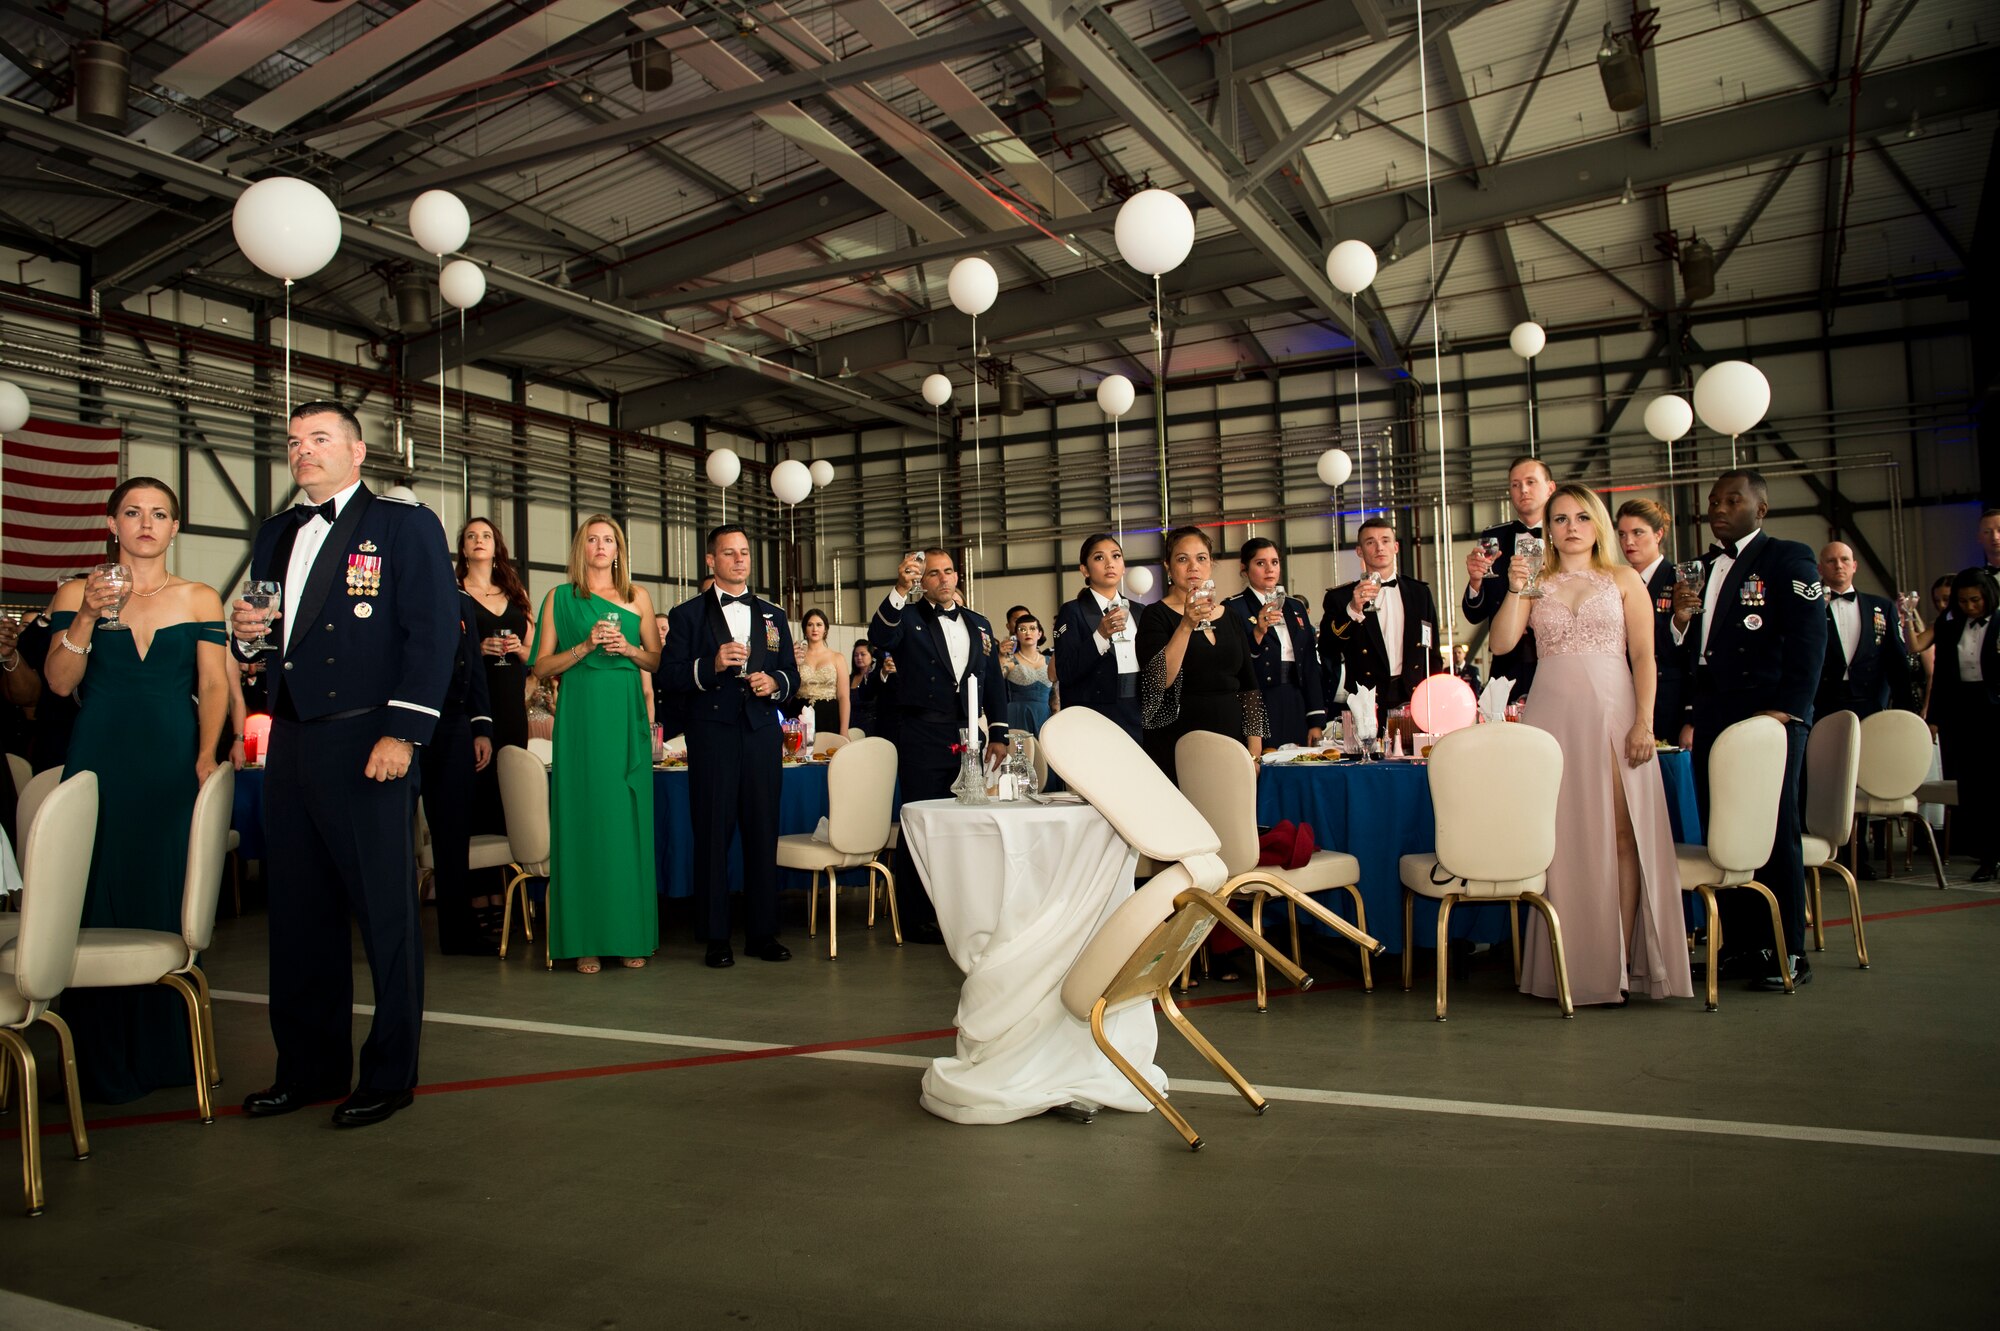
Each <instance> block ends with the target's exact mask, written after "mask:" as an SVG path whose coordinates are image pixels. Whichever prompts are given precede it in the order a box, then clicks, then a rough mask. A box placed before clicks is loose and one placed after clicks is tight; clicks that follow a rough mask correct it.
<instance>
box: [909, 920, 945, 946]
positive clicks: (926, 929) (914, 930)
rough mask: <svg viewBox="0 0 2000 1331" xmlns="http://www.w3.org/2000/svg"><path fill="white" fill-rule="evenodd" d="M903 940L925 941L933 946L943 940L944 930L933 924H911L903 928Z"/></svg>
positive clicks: (911, 941)
mask: <svg viewBox="0 0 2000 1331" xmlns="http://www.w3.org/2000/svg"><path fill="white" fill-rule="evenodd" d="M903 941H904V942H906V943H925V944H929V945H932V946H935V945H938V944H942V943H943V942H944V930H942V929H940V928H938V927H937V926H936V925H935V924H913V925H911V926H910V927H909V928H907V929H905V930H903Z"/></svg>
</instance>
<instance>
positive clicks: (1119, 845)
mask: <svg viewBox="0 0 2000 1331" xmlns="http://www.w3.org/2000/svg"><path fill="white" fill-rule="evenodd" d="M902 817H903V836H904V837H906V838H907V839H908V841H909V846H910V854H911V857H912V858H913V859H915V861H916V863H917V869H918V871H919V873H921V875H922V876H923V880H924V888H925V890H926V891H928V892H929V893H930V896H931V900H932V902H933V903H935V904H936V906H937V914H938V926H939V928H940V929H942V930H943V932H944V938H945V944H946V946H947V947H948V948H949V950H950V952H951V958H952V960H953V961H955V962H957V963H958V965H959V968H960V969H961V970H963V971H964V972H965V987H964V988H963V989H961V990H960V991H959V999H958V1049H957V1052H956V1053H955V1054H954V1055H953V1056H951V1057H949V1058H940V1059H936V1060H934V1061H933V1062H932V1063H931V1066H930V1068H929V1070H927V1071H926V1072H925V1073H924V1079H923V1096H922V1100H921V1103H922V1104H923V1107H924V1108H925V1109H927V1110H929V1111H930V1112H931V1113H933V1114H936V1115H937V1116H938V1117H939V1118H945V1119H950V1120H951V1121H952V1122H954V1123H1011V1122H1013V1121H1014V1120H1016V1119H1021V1118H1028V1117H1030V1116H1032V1115H1035V1114H1039V1113H1042V1112H1044V1111H1046V1110H1049V1109H1053V1108H1055V1107H1056V1106H1058V1105H1064V1104H1069V1103H1071V1102H1073V1101H1083V1102H1086V1103H1089V1104H1093V1105H1101V1106H1105V1107H1108V1108H1112V1109H1124V1110H1130V1111H1133V1112H1144V1111H1146V1110H1148V1109H1150V1108H1152V1106H1151V1105H1150V1104H1149V1103H1148V1102H1147V1100H1146V1098H1145V1097H1144V1096H1143V1095H1141V1094H1140V1093H1139V1092H1138V1091H1137V1090H1136V1089H1135V1088H1134V1087H1133V1086H1132V1083H1130V1082H1129V1081H1127V1080H1126V1079H1125V1078H1124V1076H1122V1075H1121V1074H1120V1073H1119V1071H1118V1069H1117V1068H1115V1067H1113V1066H1112V1065H1111V1061H1110V1060H1109V1059H1107V1058H1105V1057H1104V1055H1103V1054H1102V1053H1100V1052H1099V1051H1098V1049H1097V1046H1096V1044H1095V1043H1093V1042H1092V1040H1091V1038H1090V1027H1089V1025H1088V1024H1087V1023H1085V1022H1081V1021H1078V1020H1077V1019H1076V1018H1075V1017H1072V1016H1071V1015H1070V1014H1069V1013H1068V1011H1067V1010H1065V1009H1064V1007H1063V1005H1062V983H1063V977H1064V976H1066V975H1067V974H1068V973H1069V968H1070V965H1071V964H1072V963H1073V962H1074V961H1075V960H1076V959H1077V957H1078V956H1079V955H1080V954H1081V953H1082V951H1083V948H1084V944H1086V943H1088V942H1089V941H1090V939H1091V937H1092V936H1093V935H1094V934H1096V932H1097V930H1098V929H1099V927H1100V926H1102V925H1103V923H1104V922H1105V921H1106V920H1107V919H1109V918H1110V917H1111V913H1112V912H1113V911H1115V910H1117V909H1118V907H1119V905H1120V904H1121V903H1123V902H1124V901H1125V899H1126V898H1127V897H1129V896H1131V894H1132V869H1133V866H1134V864H1135V863H1136V862H1137V859H1138V856H1137V854H1136V852H1134V851H1133V850H1132V848H1131V847H1130V846H1127V845H1126V844H1125V842H1124V840H1123V839H1122V838H1120V837H1119V835H1118V833H1117V831H1116V830H1114V829H1113V828H1112V826H1111V824H1110V823H1108V822H1106V821H1105V819H1104V816H1103V815H1102V814H1100V813H1098V812H1097V811H1096V810H1095V809H1092V808H1091V807H1089V806H1088V805H1080V804H1067V805H1065V804H1051V805H1038V804H1031V803H1027V802H1025V801H1024V802H1020V803H1014V804H991V805H977V806H965V805H959V804H956V803H954V802H952V801H951V800H924V801H921V802H919V803H915V804H905V805H904V806H903V814H902ZM1105 1031H1106V1033H1107V1034H1108V1035H1109V1036H1110V1037H1111V1042H1112V1044H1114V1045H1115V1046H1117V1048H1118V1052H1119V1053H1120V1054H1122V1055H1124V1056H1125V1057H1126V1058H1127V1059H1129V1060H1130V1061H1131V1063H1132V1065H1133V1066H1134V1067H1136V1068H1138V1069H1139V1071H1140V1073H1141V1074H1142V1075H1143V1076H1145V1077H1146V1078H1147V1079H1148V1080H1149V1081H1151V1082H1152V1083H1153V1085H1154V1086H1156V1087H1158V1088H1159V1089H1161V1090H1163V1091H1164V1090H1165V1089H1166V1086H1167V1078H1166V1074H1165V1073H1163V1072H1161V1071H1160V1069H1159V1068H1158V1067H1156V1066H1154V1064H1153V1052H1154V1049H1155V1047H1156V1044H1157V1041H1158V1038H1159V1033H1158V1030H1157V1029H1156V1027H1155V1026H1154V1022H1153V1009H1152V1005H1151V1004H1149V1003H1137V1004H1134V1005H1132V1006H1131V1007H1128V1008H1126V1009H1125V1010H1124V1011H1122V1012H1118V1013H1114V1014H1113V1015H1112V1016H1110V1017H1109V1018H1107V1019H1106V1021H1105Z"/></svg>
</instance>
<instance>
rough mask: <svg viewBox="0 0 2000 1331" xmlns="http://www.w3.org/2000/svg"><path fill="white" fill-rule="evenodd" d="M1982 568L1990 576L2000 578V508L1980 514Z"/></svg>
mask: <svg viewBox="0 0 2000 1331" xmlns="http://www.w3.org/2000/svg"><path fill="white" fill-rule="evenodd" d="M1979 555H1980V559H1981V561H1982V562H1981V564H1980V569H1981V570H1982V571H1983V572H1985V573H1986V574H1987V576H1989V577H1994V578H2000V508H1989V509H1986V510H1985V511H1983V512H1981V513H1980V515H1979Z"/></svg>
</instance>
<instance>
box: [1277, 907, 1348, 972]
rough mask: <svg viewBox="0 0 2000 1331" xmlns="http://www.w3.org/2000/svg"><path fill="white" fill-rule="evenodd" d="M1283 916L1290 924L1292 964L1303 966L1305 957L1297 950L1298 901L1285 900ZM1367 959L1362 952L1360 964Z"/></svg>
mask: <svg viewBox="0 0 2000 1331" xmlns="http://www.w3.org/2000/svg"><path fill="white" fill-rule="evenodd" d="M1285 918H1286V919H1288V920H1289V921H1290V922H1291V925H1292V964H1293V965H1294V966H1303V965H1305V964H1306V959H1305V955H1304V954H1303V953H1301V952H1300V951H1299V903H1298V902H1296V901H1291V900H1287V901H1286V902H1285ZM1367 960H1368V954H1367V953H1365V952H1364V953H1363V954H1362V964H1363V965H1366V964H1367Z"/></svg>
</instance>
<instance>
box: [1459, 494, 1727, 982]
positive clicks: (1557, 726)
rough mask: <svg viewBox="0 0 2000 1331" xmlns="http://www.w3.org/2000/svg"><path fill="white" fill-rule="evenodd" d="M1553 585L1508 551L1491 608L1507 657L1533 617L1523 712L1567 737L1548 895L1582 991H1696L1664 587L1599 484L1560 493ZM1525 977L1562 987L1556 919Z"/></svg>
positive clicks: (1561, 739)
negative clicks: (1675, 819)
mask: <svg viewBox="0 0 2000 1331" xmlns="http://www.w3.org/2000/svg"><path fill="white" fill-rule="evenodd" d="M1547 516H1548V543H1549V547H1548V548H1549V550H1550V552H1551V555H1550V557H1549V558H1548V559H1547V571H1546V573H1545V574H1544V576H1543V580H1542V586H1543V589H1544V595H1543V596H1542V597H1541V598H1540V599H1538V600H1535V601H1532V602H1531V601H1528V600H1525V599H1523V598H1522V596H1521V595H1520V593H1521V591H1522V589H1523V588H1524V587H1525V586H1526V585H1527V581H1528V574H1529V569H1528V567H1527V565H1526V562H1525V561H1524V560H1520V559H1515V560H1512V561H1510V563H1509V565H1508V569H1507V596H1506V600H1505V601H1503V602H1502V603H1501V606H1500V610H1499V612H1498V613H1497V614H1496V615H1494V617H1493V637H1492V647H1493V654H1494V657H1495V658H1496V659H1498V658H1499V657H1500V656H1502V655H1504V654H1505V653H1507V652H1509V651H1511V650H1513V648H1514V647H1515V646H1516V645H1517V644H1519V643H1520V641H1521V640H1522V638H1523V637H1524V636H1525V635H1526V634H1527V632H1528V631H1529V629H1530V628H1532V629H1533V631H1534V635H1535V647H1536V655H1537V657H1538V660H1537V663H1536V668H1535V691H1534V692H1533V693H1532V694H1530V695H1529V697H1528V702H1527V706H1526V710H1525V711H1524V712H1523V713H1522V717H1521V719H1522V720H1523V721H1525V722H1527V723H1528V724H1530V725H1535V726H1539V727H1541V728H1542V729H1543V730H1546V731H1548V732H1549V733H1550V734H1552V735H1554V736H1555V737H1556V741H1557V742H1558V743H1559V744H1561V745H1562V751H1563V774H1562V788H1561V793H1560V794H1559V795H1558V796H1557V799H1556V857H1555V862H1554V863H1552V864H1551V865H1550V866H1549V875H1548V895H1549V902H1550V904H1552V905H1553V906H1554V907H1555V910H1556V916H1557V918H1558V919H1560V920H1561V921H1562V930H1563V938H1564V951H1565V952H1566V953H1567V954H1568V961H1569V982H1570V989H1571V992H1572V994H1573V995H1574V998H1575V1001H1576V1002H1577V1003H1578V1004H1585V1003H1603V1004H1610V1005H1612V1006H1622V1005H1623V1004H1624V1003H1625V1001H1626V996H1627V994H1628V993H1643V994H1645V995H1646V996H1647V997H1649V998H1688V997H1692V996H1693V994H1694V983H1693V980H1692V978H1691V976H1690V974H1689V970H1688V954H1687V932H1686V929H1685V928H1684V926H1683V925H1682V922H1681V893H1680V873H1679V870H1678V868H1677V867H1676V865H1675V861H1674V835H1673V829H1672V827H1671V825H1670V824H1669V822H1668V820H1667V799H1666V790H1665V787H1664V786H1663V785H1662V784H1661V781H1660V766H1659V763H1658V762H1656V761H1655V759H1654V748H1653V690H1654V687H1655V683H1656V680H1655V667H1654V662H1653V627H1654V625H1653V601H1652V597H1651V595H1650V594H1649V593H1648V592H1647V590H1646V584H1645V582H1644V580H1642V579H1641V578H1640V577H1639V574H1638V573H1637V571H1635V570H1634V569H1633V568H1632V567H1631V566H1630V565H1628V564H1626V563H1625V562H1624V560H1623V559H1622V558H1620V557H1619V555H1618V553H1617V540H1618V534H1617V531H1616V529H1615V528H1613V527H1612V525H1611V515H1610V514H1609V513H1607V512H1606V511H1605V508H1604V503H1603V501H1602V500H1600V499H1599V498H1598V497H1597V495H1596V493H1595V492H1594V491H1592V490H1590V489H1588V488H1587V487H1585V486H1581V485H1561V486H1558V487H1556V490H1555V493H1554V494H1553V495H1551V496H1550V498H1549V505H1548V510H1547ZM1522 961H1523V968H1522V978H1521V990H1522V992H1523V993H1530V994H1535V995H1537V996H1539V997H1543V998H1552V997H1554V996H1555V967H1554V964H1553V962H1552V961H1551V959H1550V953H1549V938H1548V928H1547V926H1546V925H1545V924H1543V923H1542V921H1541V920H1540V919H1539V918H1536V919H1534V920H1533V921H1531V922H1530V924H1529V928H1528V937H1527V941H1526V943H1525V944H1524V950H1523V957H1522Z"/></svg>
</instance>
